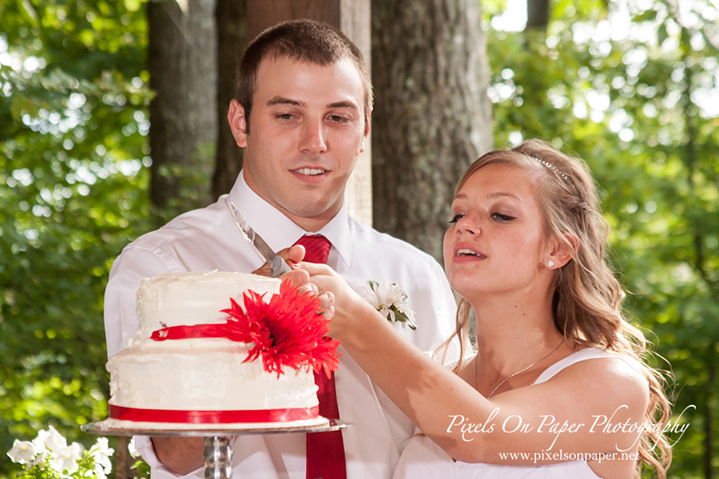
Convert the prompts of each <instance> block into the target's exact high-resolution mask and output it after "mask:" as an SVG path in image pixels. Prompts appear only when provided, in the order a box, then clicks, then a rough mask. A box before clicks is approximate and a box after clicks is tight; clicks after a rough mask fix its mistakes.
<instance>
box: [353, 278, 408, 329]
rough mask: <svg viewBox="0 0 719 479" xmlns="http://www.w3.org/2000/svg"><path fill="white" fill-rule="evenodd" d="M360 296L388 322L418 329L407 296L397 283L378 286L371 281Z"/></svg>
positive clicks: (385, 283)
mask: <svg viewBox="0 0 719 479" xmlns="http://www.w3.org/2000/svg"><path fill="white" fill-rule="evenodd" d="M359 294H360V296H362V297H363V298H364V299H365V300H367V302H369V304H371V305H372V307H374V308H375V309H376V310H377V311H379V312H380V314H382V315H383V316H384V317H385V318H387V320H388V321H398V322H401V323H402V326H409V328H410V329H412V330H415V329H417V324H416V323H415V322H414V311H412V309H411V307H410V304H409V300H408V299H407V294H406V293H405V292H404V291H403V290H402V288H400V287H399V286H398V285H397V283H389V282H384V283H382V284H378V283H377V282H376V281H372V280H370V281H369V282H368V283H367V285H365V286H363V287H361V288H360V290H359Z"/></svg>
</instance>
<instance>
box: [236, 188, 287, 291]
mask: <svg viewBox="0 0 719 479" xmlns="http://www.w3.org/2000/svg"><path fill="white" fill-rule="evenodd" d="M225 204H226V205H227V208H229V210H230V213H231V214H232V217H233V218H234V220H235V224H236V225H237V227H238V228H239V229H240V231H241V232H242V236H244V237H245V239H246V240H247V241H249V242H250V243H252V245H253V246H254V247H255V249H257V251H259V253H260V254H261V255H262V257H263V258H265V259H266V260H267V261H268V262H269V263H270V274H271V275H272V277H273V278H276V277H278V276H279V275H281V274H283V273H289V272H290V271H292V270H291V269H290V267H289V266H288V265H287V263H286V262H285V260H284V259H282V257H281V256H280V255H278V254H276V253H275V252H274V251H272V248H270V247H269V245H268V244H267V243H266V242H265V240H263V239H262V237H261V236H260V235H258V234H257V233H255V230H253V229H252V228H251V227H250V225H248V224H247V221H245V219H244V218H243V217H242V215H241V214H240V210H238V209H237V207H236V206H235V204H234V203H233V202H232V201H227V199H225Z"/></svg>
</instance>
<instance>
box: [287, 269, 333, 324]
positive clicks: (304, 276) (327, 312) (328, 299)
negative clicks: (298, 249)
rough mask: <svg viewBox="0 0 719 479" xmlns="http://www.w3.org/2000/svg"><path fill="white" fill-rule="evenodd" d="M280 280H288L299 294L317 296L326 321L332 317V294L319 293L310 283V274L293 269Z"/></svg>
mask: <svg viewBox="0 0 719 479" xmlns="http://www.w3.org/2000/svg"><path fill="white" fill-rule="evenodd" d="M278 279H280V280H282V281H285V280H286V279H289V280H290V281H291V283H292V287H293V288H298V289H299V291H300V293H310V294H312V295H314V296H317V297H318V298H319V299H320V309H322V311H324V317H325V318H326V319H328V320H331V319H332V316H334V313H335V308H334V306H333V304H334V299H335V297H334V294H332V292H331V291H323V292H322V293H320V291H319V289H318V288H317V285H316V284H314V283H311V282H310V273H309V272H308V271H305V270H302V269H293V270H292V271H290V272H289V273H284V274H282V275H280V276H279V278H278Z"/></svg>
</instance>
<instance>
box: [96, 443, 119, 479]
mask: <svg viewBox="0 0 719 479" xmlns="http://www.w3.org/2000/svg"><path fill="white" fill-rule="evenodd" d="M114 452H115V450H114V449H112V448H111V447H109V443H108V441H107V438H106V437H101V438H99V439H98V440H97V442H96V443H95V445H94V446H92V447H91V448H90V455H91V456H92V458H93V459H94V460H95V472H96V473H97V475H98V477H101V476H102V477H104V475H105V474H110V471H112V461H110V456H112V454H113V453H114Z"/></svg>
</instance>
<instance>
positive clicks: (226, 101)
mask: <svg viewBox="0 0 719 479" xmlns="http://www.w3.org/2000/svg"><path fill="white" fill-rule="evenodd" d="M246 5H247V4H246V2H245V1H240V0H217V7H216V10H215V19H216V22H217V128H218V132H217V156H216V157H215V173H214V176H213V177H212V197H213V199H217V198H218V197H219V196H220V195H223V194H225V193H229V191H230V189H232V185H234V184H235V180H236V179H237V175H238V174H239V173H240V170H242V153H243V151H244V150H243V149H242V148H238V147H237V144H236V143H235V138H234V137H233V136H232V131H231V130H230V126H229V124H228V123H227V110H228V107H229V105H230V101H231V100H232V99H233V98H235V91H236V89H237V84H236V78H237V67H238V65H239V64H240V59H241V58H242V53H243V52H244V50H245V47H246V46H247V8H246Z"/></svg>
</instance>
